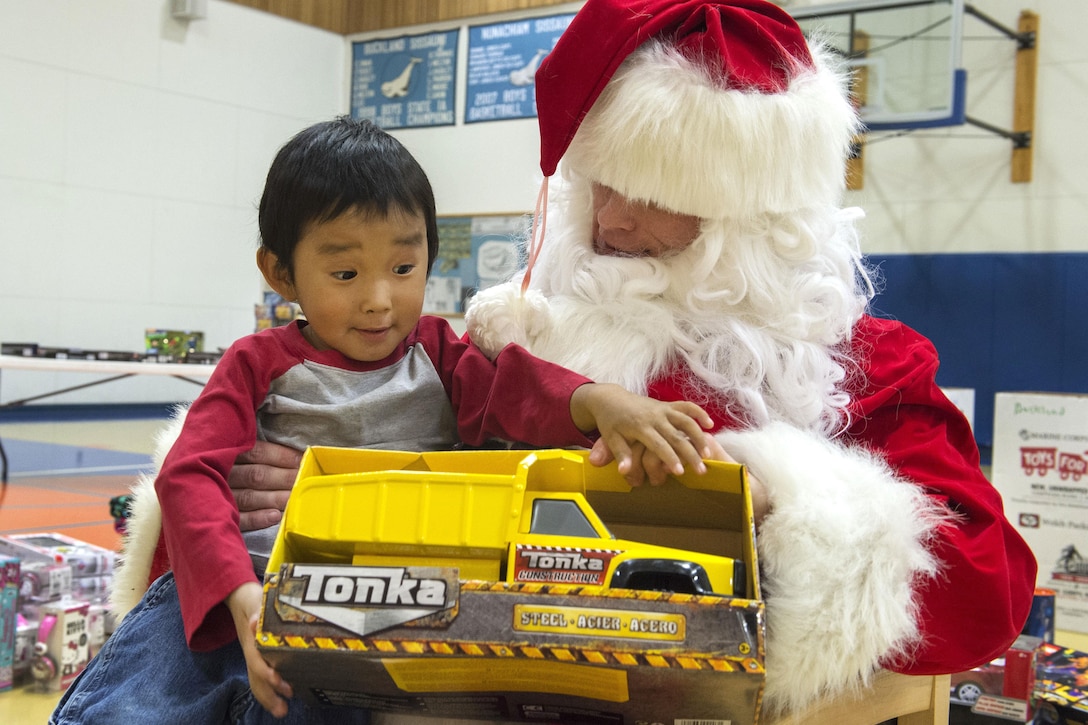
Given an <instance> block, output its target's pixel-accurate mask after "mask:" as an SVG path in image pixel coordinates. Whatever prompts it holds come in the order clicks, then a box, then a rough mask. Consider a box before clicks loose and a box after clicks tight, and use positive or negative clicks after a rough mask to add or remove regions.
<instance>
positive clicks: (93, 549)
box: [0, 532, 117, 578]
mask: <svg viewBox="0 0 1088 725" xmlns="http://www.w3.org/2000/svg"><path fill="white" fill-rule="evenodd" d="M0 553H4V554H11V555H13V556H17V557H19V558H20V559H21V560H23V561H45V562H51V563H55V564H67V565H69V566H70V567H72V576H73V577H74V578H75V577H87V576H104V575H111V574H113V565H114V562H115V560H116V558H117V553H116V552H114V551H110V550H109V549H104V548H102V547H101V546H95V545H94V544H89V543H87V542H86V541H80V540H79V539H73V538H72V537H70V536H65V535H64V534H60V533H56V532H47V533H39V534H11V535H8V536H0Z"/></svg>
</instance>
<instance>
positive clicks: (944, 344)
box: [869, 253, 1088, 447]
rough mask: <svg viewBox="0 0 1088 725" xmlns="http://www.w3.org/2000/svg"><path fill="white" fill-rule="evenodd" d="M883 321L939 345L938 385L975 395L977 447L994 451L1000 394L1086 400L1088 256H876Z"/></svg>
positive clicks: (877, 310) (878, 304)
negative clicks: (1051, 394)
mask: <svg viewBox="0 0 1088 725" xmlns="http://www.w3.org/2000/svg"><path fill="white" fill-rule="evenodd" d="M869 261H870V263H871V264H873V265H875V266H877V267H879V269H880V273H881V276H882V284H883V288H882V291H881V292H880V294H879V295H878V296H877V298H876V300H875V301H874V303H873V313H874V314H875V315H877V316H879V317H890V318H892V319H896V320H900V321H902V322H904V323H906V324H908V325H910V326H911V327H913V328H914V329H916V330H918V331H919V332H921V333H922V334H923V335H925V336H926V337H928V338H929V339H930V340H932V341H933V343H934V345H936V347H937V352H938V353H939V355H940V358H941V369H940V371H939V372H938V374H937V382H938V383H939V384H941V385H942V386H945V387H962V388H974V389H975V438H976V439H977V440H978V442H979V445H980V446H985V447H989V446H990V445H992V443H993V425H994V394H995V393H998V392H1002V391H1023V390H1033V391H1045V392H1054V393H1088V253H1051V254H896V255H871V256H870V257H869Z"/></svg>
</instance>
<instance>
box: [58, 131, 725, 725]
mask: <svg viewBox="0 0 1088 725" xmlns="http://www.w3.org/2000/svg"><path fill="white" fill-rule="evenodd" d="M259 226H260V232H261V247H260V249H259V250H258V252H257V263H258V266H259V267H260V269H261V272H262V273H263V274H264V277H265V279H266V280H267V281H268V283H269V285H271V287H272V288H273V289H274V290H276V291H277V292H279V293H280V294H281V295H282V296H283V297H284V298H286V299H289V300H293V301H296V302H298V304H299V305H300V306H301V308H302V310H303V313H304V314H305V320H303V321H297V322H295V323H293V324H291V325H289V326H287V327H283V328H277V329H274V330H268V331H265V332H262V333H259V334H257V335H251V336H248V337H245V338H243V339H241V340H239V341H238V342H236V343H235V344H234V345H232V346H231V347H230V349H229V350H227V352H226V354H225V355H224V356H223V359H222V360H221V361H220V363H219V365H218V366H217V368H216V370H215V373H214V374H213V376H212V378H211V379H210V380H209V382H208V385H207V386H206V387H205V389H204V391H203V392H202V393H201V395H200V396H199V397H198V398H197V400H196V401H194V402H193V404H192V406H191V407H190V409H189V411H188V413H187V415H186V419H185V423H184V427H183V429H182V432H181V434H180V436H179V437H178V439H177V440H176V442H175V443H174V446H173V447H172V449H171V450H170V453H169V454H168V455H167V457H166V459H165V461H164V462H163V465H162V467H161V469H160V471H159V475H158V478H157V479H156V482H155V489H156V492H157V494H158V498H159V502H160V505H161V508H162V535H161V538H160V541H159V547H158V551H157V554H156V561H155V565H154V566H153V571H152V574H153V577H154V576H157V575H159V574H162V573H163V572H165V571H167V570H171V571H172V575H173V579H174V581H175V582H176V591H177V597H178V600H179V601H180V613H181V619H182V620H183V622H184V634H185V641H186V643H187V644H188V646H189V648H190V649H191V650H194V651H196V652H204V653H208V654H212V653H213V652H219V651H222V650H224V648H228V650H229V651H232V650H233V648H232V647H231V646H232V645H233V646H237V645H236V643H239V642H240V646H241V651H242V655H243V658H244V660H243V661H244V666H245V670H246V673H247V679H248V684H249V689H250V690H251V691H252V695H253V697H255V698H256V700H257V701H258V702H259V703H260V704H261V705H262V706H263V707H264V708H265V709H266V710H267V711H268V713H271V715H272V716H274V717H277V718H279V717H284V716H286V715H287V714H288V703H287V699H286V698H290V697H291V696H292V692H291V688H290V686H289V685H288V684H287V683H286V682H284V681H283V680H282V678H280V677H279V675H278V674H277V673H276V672H275V671H274V670H273V669H272V668H271V667H270V666H269V665H268V664H267V663H266V662H265V661H264V659H263V658H262V657H261V655H260V653H259V652H258V651H257V648H256V642H255V637H254V631H255V627H256V620H257V615H258V612H259V608H260V600H261V585H260V584H259V581H258V575H257V574H256V573H255V566H256V568H257V570H262V569H263V564H264V561H265V560H266V558H267V555H268V554H269V552H270V550H271V544H272V541H273V539H274V536H275V527H272V528H271V529H265V530H263V531H257V532H249V533H247V534H246V535H245V536H244V537H243V535H242V534H241V533H240V531H239V528H238V511H237V506H236V504H235V500H234V497H233V496H232V494H231V491H230V489H229V487H228V485H227V480H226V479H227V474H228V473H229V471H230V468H231V466H232V465H233V463H234V461H235V459H236V458H237V457H238V455H239V454H241V453H243V452H245V451H247V450H249V449H250V448H251V447H252V446H253V443H254V441H255V440H257V439H261V440H268V441H273V442H276V443H280V444H283V445H289V446H291V447H294V448H298V449H301V448H304V447H306V446H307V445H314V444H322V445H340V446H355V447H364V446H365V447H368V448H386V449H401V450H428V449H442V448H450V447H452V446H454V445H456V444H457V443H458V442H463V443H465V444H469V445H480V444H482V443H483V442H484V441H486V440H487V439H489V438H493V437H500V438H504V439H507V440H512V441H518V442H522V443H527V444H530V445H537V446H572V445H578V446H586V445H589V444H590V443H591V440H590V439H589V438H587V437H586V434H587V433H591V432H592V431H594V430H598V431H599V432H600V435H601V437H602V439H603V440H604V442H605V443H606V444H607V445H608V448H609V450H610V451H611V453H612V454H614V455H615V457H616V458H617V460H619V461H620V462H621V467H623V466H628V465H630V458H631V455H632V451H631V447H632V446H634V447H635V450H637V451H641V450H642V448H643V447H644V448H645V449H646V451H648V452H652V453H653V454H655V455H657V456H658V457H660V458H661V459H662V460H663V461H665V462H666V463H667V465H668V466H670V467H671V468H672V469H673V470H676V471H677V472H680V471H682V470H683V466H684V464H685V463H687V464H689V465H692V466H694V467H696V468H697V469H700V470H701V469H702V466H703V464H702V461H701V456H705V455H709V452H708V451H707V450H706V449H705V443H704V441H705V440H706V437H705V435H704V433H703V430H702V427H701V426H708V425H709V424H710V419H709V417H708V416H707V415H706V413H705V412H703V411H702V409H700V408H699V407H698V406H696V405H694V404H692V403H686V402H680V403H662V402H658V401H654V400H651V399H649V398H644V397H641V396H637V395H633V394H631V393H628V392H626V391H625V390H623V389H622V388H620V387H618V386H615V385H597V384H593V383H591V382H590V381H589V380H588V379H587V378H584V377H582V376H580V375H577V374H575V373H572V372H569V371H567V370H565V369H563V368H560V367H557V366H555V365H552V364H550V363H545V362H543V361H540V360H538V359H536V358H533V357H532V356H530V355H529V354H528V353H527V352H525V351H524V350H523V349H522V348H520V347H517V346H514V345H511V346H509V347H508V348H507V349H505V350H504V351H502V353H500V354H499V355H498V356H497V357H496V359H495V361H494V362H491V361H490V360H488V359H487V358H486V357H485V356H484V355H483V354H482V353H481V352H480V351H479V350H477V349H476V348H475V347H473V346H472V345H470V344H469V343H468V342H467V341H464V340H461V339H459V338H458V337H457V336H456V334H454V333H453V331H452V330H451V329H450V327H449V325H448V324H447V323H446V321H445V320H444V319H442V318H438V317H421V311H422V307H423V295H424V290H425V288H426V280H427V275H428V273H429V271H430V268H431V265H432V263H433V262H434V259H435V256H436V254H437V251H438V232H437V223H436V220H435V209H434V200H433V196H432V192H431V188H430V184H429V182H428V180H427V177H426V175H425V174H424V173H423V170H422V169H421V168H420V167H419V165H418V164H417V163H416V161H415V159H414V158H412V156H411V155H410V154H409V153H408V151H407V150H405V149H404V147H403V146H401V145H400V144H399V143H398V142H397V141H396V140H395V139H393V138H392V137H391V136H389V135H388V134H386V133H384V132H383V131H381V130H380V129H378V128H377V127H376V126H374V125H373V124H371V123H369V122H366V121H355V120H351V119H348V118H341V119H337V120H335V121H331V122H327V123H321V124H317V125H315V126H312V127H310V128H308V129H306V130H304V131H302V132H301V133H299V134H298V135H297V136H295V137H294V138H293V139H292V140H291V141H289V142H288V143H287V144H286V145H285V146H284V147H283V149H281V151H280V153H279V154H278V155H277V157H276V159H275V160H274V162H273V164H272V167H271V169H270V171H269V174H268V179H267V181H266V185H265V192H264V196H263V198H262V200H261V205H260V211H259ZM692 441H698V443H697V444H693V443H692ZM149 596H150V595H149ZM146 599H147V597H145V600H146ZM141 604H143V603H141ZM224 605H225V606H224ZM141 615H142V613H141ZM130 616H131V615H130ZM126 624H128V618H126V620H125V621H124V622H123V623H122V625H121V627H119V628H118V631H117V632H115V633H114V635H113V636H112V637H111V640H110V642H111V643H112V642H113V640H114V639H115V638H118V637H119V636H120V637H121V638H125V637H126V636H127V637H132V636H136V635H132V634H126V632H127V630H126V627H125V625H126ZM142 629H143V630H144V632H146V624H145V625H144V627H143V628H142ZM140 636H146V634H143V635H140ZM122 641H123V639H122ZM107 647H109V644H107ZM224 661H225V660H224ZM232 661H234V662H238V659H237V657H236V656H235V658H234V660H232ZM90 671H91V672H92V674H89V675H87V676H85V677H84V678H82V681H81V682H77V683H76V685H74V688H75V689H76V691H77V693H79V694H78V695H72V693H69V695H68V696H66V698H65V700H68V699H69V698H71V699H73V700H79V699H86V694H87V693H86V690H87V689H88V688H90V689H91V690H93V689H94V688H96V687H97V688H104V687H105V684H104V683H106V682H109V685H110V686H112V687H114V688H118V687H122V688H123V687H125V686H131V684H132V683H133V682H134V680H132V679H127V680H122V681H116V680H113V681H110V680H111V678H109V677H106V676H103V675H101V674H98V675H95V674H93V672H94V668H93V667H92V668H90ZM92 681H93V682H92ZM146 681H147V676H146V674H145V675H144V676H143V682H144V683H145V686H146ZM245 681H246V678H239V682H241V683H243V684H244V682H245ZM162 684H163V683H160V685H162ZM172 684H173V683H165V686H167V687H169V686H171V685H172ZM183 687H184V689H190V688H194V687H196V688H198V687H199V686H198V685H196V684H194V683H185V685H184V686H183ZM193 697H194V698H196V693H193ZM187 705H188V703H186V706H187ZM64 706H65V702H64V701H62V703H61V705H60V707H59V708H58V713H59V712H60V710H61V709H62V708H64ZM299 709H304V708H300V704H293V705H292V707H291V712H292V717H295V716H296V713H297V712H298V710H299ZM169 710H170V708H168V707H166V706H165V703H164V708H163V710H162V711H160V712H159V713H158V715H159V718H158V719H159V721H162V722H165V721H173V718H172V713H171V712H169ZM189 711H190V712H191V708H190V710H189ZM224 714H225V713H219V712H214V713H213V712H204V713H201V715H202V716H203V718H204V720H202V721H210V719H208V718H214V719H216V720H218V719H219V718H220V717H221V716H223V715H224ZM257 714H258V715H260V713H257ZM190 716H191V715H190ZM54 721H55V722H62V721H64V720H58V719H56V716H55V720H54ZM96 722H97V721H96Z"/></svg>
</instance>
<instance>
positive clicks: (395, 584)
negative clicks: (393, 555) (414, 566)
mask: <svg viewBox="0 0 1088 725" xmlns="http://www.w3.org/2000/svg"><path fill="white" fill-rule="evenodd" d="M348 573H349V572H347V571H344V570H343V569H336V568H330V567H326V566H306V565H303V564H296V565H295V568H294V576H295V577H299V578H301V577H307V578H308V579H309V581H308V582H307V584H306V589H305V591H304V593H303V595H302V603H304V604H347V605H370V606H373V605H386V606H400V607H441V606H443V605H444V604H445V603H446V582H445V581H443V580H442V579H413V578H411V577H409V576H408V572H407V570H405V569H403V568H399V567H352V568H351V569H350V576H348Z"/></svg>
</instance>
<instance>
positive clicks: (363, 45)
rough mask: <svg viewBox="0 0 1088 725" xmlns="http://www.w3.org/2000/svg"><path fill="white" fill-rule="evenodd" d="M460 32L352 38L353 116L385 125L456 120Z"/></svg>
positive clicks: (439, 123)
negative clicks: (364, 38)
mask: <svg viewBox="0 0 1088 725" xmlns="http://www.w3.org/2000/svg"><path fill="white" fill-rule="evenodd" d="M459 32H460V31H459V30H450V31H447V32H443V33H427V34H425V35H406V36H403V37H400V38H383V39H375V40H363V41H358V42H355V43H352V48H351V51H352V52H351V115H352V117H353V118H366V119H369V120H371V121H373V122H374V123H376V124H378V125H379V126H381V127H382V128H385V129H391V128H414V127H420V126H452V125H453V124H454V120H455V119H454V79H455V76H456V70H457V37H458V34H459Z"/></svg>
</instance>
